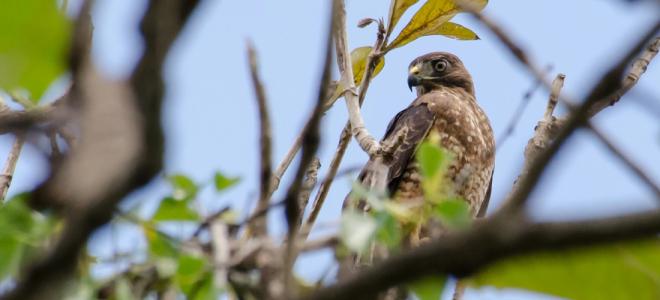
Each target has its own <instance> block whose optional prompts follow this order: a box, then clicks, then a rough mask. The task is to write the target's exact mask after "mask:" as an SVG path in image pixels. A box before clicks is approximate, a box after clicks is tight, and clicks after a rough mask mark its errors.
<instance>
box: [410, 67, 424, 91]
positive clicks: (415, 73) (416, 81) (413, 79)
mask: <svg viewBox="0 0 660 300" xmlns="http://www.w3.org/2000/svg"><path fill="white" fill-rule="evenodd" d="M420 84H422V78H420V77H419V65H416V66H413V67H412V68H410V70H409V71H408V88H409V89H410V91H411V92H412V88H413V86H418V85H420Z"/></svg>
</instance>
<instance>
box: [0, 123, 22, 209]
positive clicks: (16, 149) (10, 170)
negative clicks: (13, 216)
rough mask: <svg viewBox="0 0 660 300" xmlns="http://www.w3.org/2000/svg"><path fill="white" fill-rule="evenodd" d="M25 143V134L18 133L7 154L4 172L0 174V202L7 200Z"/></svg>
mask: <svg viewBox="0 0 660 300" xmlns="http://www.w3.org/2000/svg"><path fill="white" fill-rule="evenodd" d="M23 144H25V135H24V134H21V133H19V134H17V135H16V139H15V140H14V143H13V144H12V146H11V150H9V154H7V160H6V161H5V166H4V168H3V169H2V174H0V203H2V202H3V201H4V200H5V197H6V196H7V191H8V190H9V186H10V185H11V180H12V179H13V177H14V170H16V162H17V161H18V156H19V155H20V154H21V149H22V148H23Z"/></svg>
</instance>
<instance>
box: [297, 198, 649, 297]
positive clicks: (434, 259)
mask: <svg viewBox="0 0 660 300" xmlns="http://www.w3.org/2000/svg"><path fill="white" fill-rule="evenodd" d="M508 217H509V218H491V219H488V220H487V221H485V222H478V223H475V224H474V226H473V227H472V228H471V229H469V230H467V231H464V232H450V233H448V234H447V236H445V237H443V238H442V239H439V240H436V241H433V242H430V243H429V244H425V245H421V246H419V247H417V248H415V249H412V250H410V251H408V252H404V253H402V254H400V255H397V256H394V257H391V258H389V259H386V260H385V261H383V262H381V263H378V264H376V265H374V266H373V267H371V268H368V269H365V270H364V271H362V272H360V273H358V274H356V275H355V276H353V277H350V278H348V279H346V280H345V281H340V282H339V283H336V284H334V285H332V286H329V287H326V288H321V289H319V290H317V291H316V292H314V293H312V294H311V295H309V296H307V297H304V299H307V300H325V299H363V298H365V297H368V296H371V295H375V294H376V293H378V292H380V291H384V290H386V289H387V288H389V287H392V286H395V285H398V284H402V283H406V282H411V281H414V280H415V279H419V278H422V277H424V276H428V275H433V274H453V275H456V276H459V277H463V276H467V275H469V274H471V273H473V272H475V271H477V270H479V269H481V268H483V267H485V266H487V265H488V264H490V263H493V262H494V261H496V260H498V259H503V258H506V257H511V256H514V255H520V254H526V253H530V252H534V251H539V250H544V251H546V250H547V251H557V250H563V249H566V248H568V247H576V246H582V245H594V244H600V243H608V242H614V241H623V240H633V239H637V238H641V237H646V236H653V235H655V234H657V233H658V232H660V211H657V210H656V211H652V212H647V213H640V214H633V215H628V216H623V217H614V218H606V219H598V220H589V221H575V222H561V223H528V222H526V221H524V220H523V219H521V218H510V216H508ZM465 249H470V251H465Z"/></svg>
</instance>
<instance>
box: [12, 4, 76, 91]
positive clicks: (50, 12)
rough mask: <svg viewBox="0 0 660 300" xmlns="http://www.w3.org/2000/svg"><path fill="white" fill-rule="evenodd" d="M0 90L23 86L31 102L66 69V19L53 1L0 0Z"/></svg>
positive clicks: (67, 40) (68, 28)
mask: <svg viewBox="0 0 660 300" xmlns="http://www.w3.org/2000/svg"><path fill="white" fill-rule="evenodd" d="M0 28H3V30H2V39H0V89H6V90H7V91H10V92H11V91H13V90H15V89H18V88H25V89H26V90H27V91H28V92H29V93H30V94H31V96H30V98H31V99H32V100H33V101H38V100H39V98H41V96H42V94H43V92H44V91H45V90H46V88H47V87H48V86H49V85H50V84H51V83H52V82H53V81H54V80H55V79H56V78H57V77H58V76H60V75H62V74H63V73H64V72H65V69H66V54H67V48H68V43H69V41H70V38H69V34H70V28H71V25H70V22H69V21H68V20H67V19H66V17H65V16H64V15H63V14H62V12H61V11H60V10H59V9H58V8H57V1H51V0H20V1H3V2H2V9H0Z"/></svg>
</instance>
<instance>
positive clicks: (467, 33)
mask: <svg viewBox="0 0 660 300" xmlns="http://www.w3.org/2000/svg"><path fill="white" fill-rule="evenodd" d="M426 35H444V36H446V37H448V38H452V39H457V40H478V39H479V36H477V34H476V33H474V31H472V30H470V29H469V28H466V27H465V26H463V25H461V24H456V23H453V22H445V23H443V24H442V25H440V27H438V29H437V30H436V31H432V32H430V33H428V34H426Z"/></svg>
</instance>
